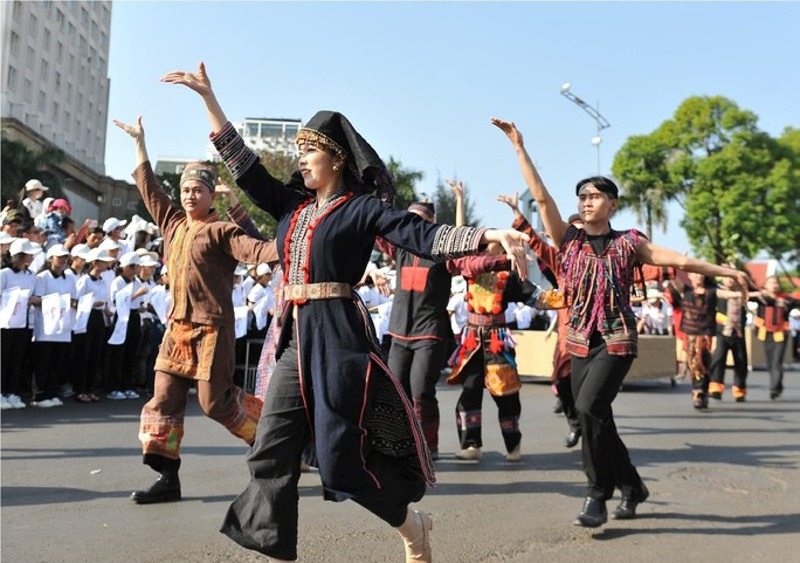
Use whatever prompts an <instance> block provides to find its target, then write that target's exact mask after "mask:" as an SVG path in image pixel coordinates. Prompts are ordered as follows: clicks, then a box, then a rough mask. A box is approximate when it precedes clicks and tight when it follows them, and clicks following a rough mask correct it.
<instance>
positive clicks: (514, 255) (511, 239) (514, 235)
mask: <svg viewBox="0 0 800 563" xmlns="http://www.w3.org/2000/svg"><path fill="white" fill-rule="evenodd" d="M497 235H498V237H497V242H499V243H500V244H501V245H503V249H504V250H505V251H506V255H507V256H508V258H509V259H510V260H511V269H512V270H516V272H517V273H518V274H519V277H520V278H522V279H523V280H524V279H527V278H528V253H527V252H526V249H527V246H528V245H527V243H528V242H529V241H530V240H531V237H529V236H528V235H527V234H525V233H523V232H520V231H515V230H514V229H500V230H498V231H497Z"/></svg>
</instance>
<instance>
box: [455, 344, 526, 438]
mask: <svg viewBox="0 0 800 563" xmlns="http://www.w3.org/2000/svg"><path fill="white" fill-rule="evenodd" d="M461 375H462V379H461V385H462V386H463V389H462V391H461V396H460V397H459V398H458V402H457V403H456V424H457V428H458V440H459V442H460V443H461V448H462V449H463V448H468V447H470V446H473V447H476V448H480V447H482V446H483V439H482V437H481V434H482V427H483V413H482V412H481V409H482V405H483V390H484V389H485V387H486V384H485V378H486V367H485V366H484V354H483V348H482V347H481V348H480V349H479V350H478V351H477V352H476V353H475V355H473V356H472V358H470V359H469V361H468V362H467V364H466V365H465V366H464V367H463V368H462V370H461ZM490 395H491V394H490ZM491 397H492V399H494V402H495V404H496V405H497V418H498V420H499V422H500V432H501V433H502V434H503V442H504V443H505V446H506V450H507V451H508V452H511V451H512V450H514V448H516V447H517V446H518V445H519V443H520V441H521V440H522V433H521V432H520V430H519V417H520V414H521V413H522V403H520V400H519V393H512V394H511V395H506V396H504V397H495V396H494V395H491Z"/></svg>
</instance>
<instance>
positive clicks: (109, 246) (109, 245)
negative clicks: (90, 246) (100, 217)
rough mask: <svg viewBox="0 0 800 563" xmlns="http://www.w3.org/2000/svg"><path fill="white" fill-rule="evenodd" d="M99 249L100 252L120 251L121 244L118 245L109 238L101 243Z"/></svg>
mask: <svg viewBox="0 0 800 563" xmlns="http://www.w3.org/2000/svg"><path fill="white" fill-rule="evenodd" d="M98 248H99V249H100V250H119V244H117V243H116V242H114V241H113V240H111V239H110V238H107V239H105V240H103V242H101V243H100V246H98Z"/></svg>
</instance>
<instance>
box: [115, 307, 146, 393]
mask: <svg viewBox="0 0 800 563" xmlns="http://www.w3.org/2000/svg"><path fill="white" fill-rule="evenodd" d="M140 319H141V318H140V316H139V311H131V316H130V318H129V319H128V328H127V331H126V332H125V342H123V343H122V344H109V345H108V391H127V390H129V389H133V386H134V383H135V375H134V374H135V372H136V360H137V357H138V354H139V345H140V344H141V341H142V326H141V320H140Z"/></svg>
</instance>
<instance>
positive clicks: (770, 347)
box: [764, 332, 789, 395]
mask: <svg viewBox="0 0 800 563" xmlns="http://www.w3.org/2000/svg"><path fill="white" fill-rule="evenodd" d="M776 334H782V335H783V339H782V340H781V342H776V341H775V335H776ZM788 337H789V334H788V333H786V332H783V333H775V332H768V333H767V339H766V340H765V341H764V355H765V356H766V357H767V369H768V370H769V391H770V393H772V394H777V395H780V394H781V393H783V356H784V354H785V353H786V340H787V338H788Z"/></svg>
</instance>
